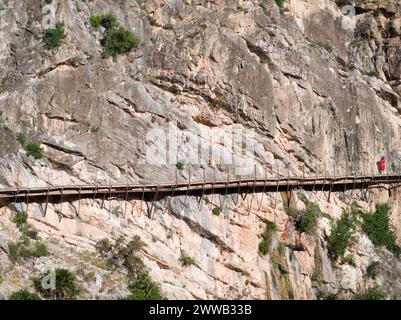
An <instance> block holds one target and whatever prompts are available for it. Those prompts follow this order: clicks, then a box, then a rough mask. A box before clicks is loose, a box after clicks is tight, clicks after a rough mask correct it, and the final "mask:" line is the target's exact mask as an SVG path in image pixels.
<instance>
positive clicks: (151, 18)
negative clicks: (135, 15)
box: [148, 16, 157, 26]
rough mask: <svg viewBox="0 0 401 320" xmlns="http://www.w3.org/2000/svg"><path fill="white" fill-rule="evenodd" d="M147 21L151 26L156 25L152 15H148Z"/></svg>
mask: <svg viewBox="0 0 401 320" xmlns="http://www.w3.org/2000/svg"><path fill="white" fill-rule="evenodd" d="M148 21H149V23H150V25H151V26H155V25H156V23H157V22H156V19H155V18H153V17H152V16H148Z"/></svg>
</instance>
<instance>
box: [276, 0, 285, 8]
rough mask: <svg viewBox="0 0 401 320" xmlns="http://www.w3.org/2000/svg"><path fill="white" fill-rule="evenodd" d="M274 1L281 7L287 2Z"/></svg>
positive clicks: (283, 0)
mask: <svg viewBox="0 0 401 320" xmlns="http://www.w3.org/2000/svg"><path fill="white" fill-rule="evenodd" d="M274 2H275V3H276V4H277V5H278V6H279V7H282V6H283V5H284V4H285V2H286V0H274Z"/></svg>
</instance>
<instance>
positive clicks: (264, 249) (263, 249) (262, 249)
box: [259, 239, 270, 255]
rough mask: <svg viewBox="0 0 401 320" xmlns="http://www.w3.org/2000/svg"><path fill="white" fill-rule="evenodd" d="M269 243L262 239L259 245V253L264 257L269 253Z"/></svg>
mask: <svg viewBox="0 0 401 320" xmlns="http://www.w3.org/2000/svg"><path fill="white" fill-rule="evenodd" d="M269 248H270V243H269V242H268V241H267V240H266V239H262V241H261V242H260V243H259V252H260V253H261V254H262V255H266V254H267V253H268V252H269Z"/></svg>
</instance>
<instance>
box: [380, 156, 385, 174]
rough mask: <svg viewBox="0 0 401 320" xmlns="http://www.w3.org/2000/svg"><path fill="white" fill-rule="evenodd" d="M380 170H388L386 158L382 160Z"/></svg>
mask: <svg viewBox="0 0 401 320" xmlns="http://www.w3.org/2000/svg"><path fill="white" fill-rule="evenodd" d="M380 170H381V171H382V172H384V171H386V160H384V159H381V160H380Z"/></svg>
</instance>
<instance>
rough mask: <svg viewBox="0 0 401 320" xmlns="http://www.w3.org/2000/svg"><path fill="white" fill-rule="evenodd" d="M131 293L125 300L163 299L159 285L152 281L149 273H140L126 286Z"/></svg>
mask: <svg viewBox="0 0 401 320" xmlns="http://www.w3.org/2000/svg"><path fill="white" fill-rule="evenodd" d="M128 288H129V290H130V291H131V294H130V295H129V296H127V297H126V299H127V300H164V299H165V297H164V296H163V295H162V293H161V291H160V288H159V286H158V285H157V284H156V283H155V282H153V281H152V279H151V278H150V277H149V275H148V274H147V273H146V272H144V273H140V274H139V275H138V276H137V277H136V278H135V279H134V280H133V281H132V282H131V283H130V284H129V286H128Z"/></svg>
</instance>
